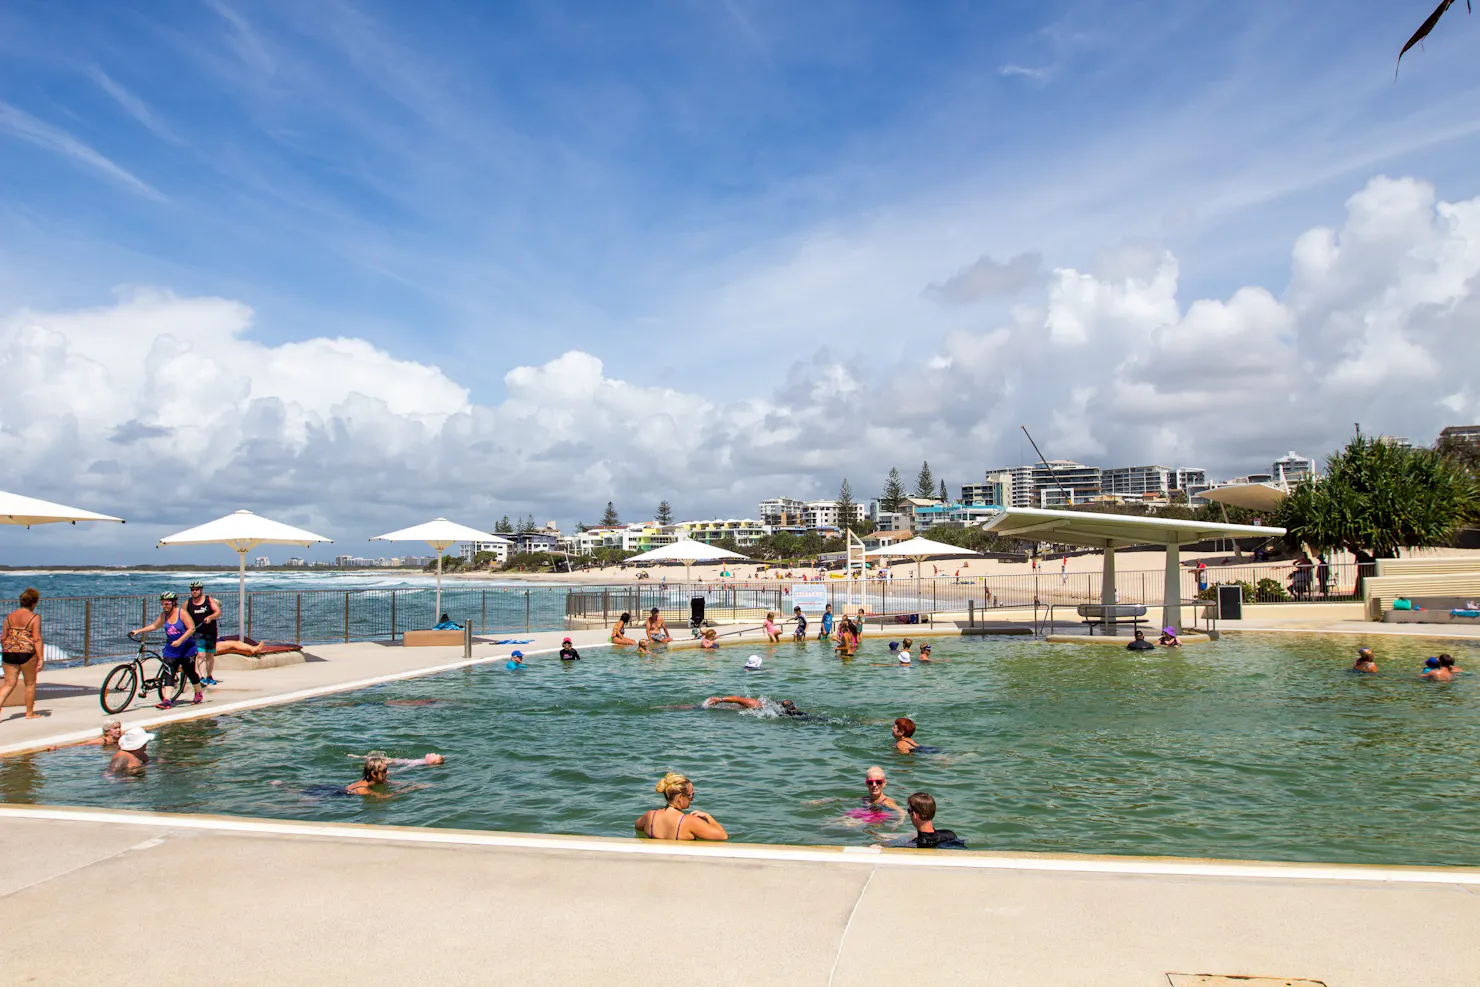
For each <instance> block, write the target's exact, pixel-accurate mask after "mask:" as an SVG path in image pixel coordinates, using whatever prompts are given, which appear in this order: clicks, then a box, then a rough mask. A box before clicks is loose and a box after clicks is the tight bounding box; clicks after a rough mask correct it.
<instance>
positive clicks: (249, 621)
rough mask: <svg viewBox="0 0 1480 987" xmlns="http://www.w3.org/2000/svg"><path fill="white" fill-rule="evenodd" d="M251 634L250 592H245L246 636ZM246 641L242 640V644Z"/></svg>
mask: <svg viewBox="0 0 1480 987" xmlns="http://www.w3.org/2000/svg"><path fill="white" fill-rule="evenodd" d="M251 636H252V594H251V593H248V594H247V637H251ZM246 643H247V642H245V641H243V642H242V644H246Z"/></svg>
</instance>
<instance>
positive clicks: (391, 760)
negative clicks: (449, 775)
mask: <svg viewBox="0 0 1480 987" xmlns="http://www.w3.org/2000/svg"><path fill="white" fill-rule="evenodd" d="M347 756H348V757H352V758H354V759H355V760H357V761H368V760H370V758H372V757H378V758H380V759H381V760H382V761H384V762H385V763H386V767H391V768H434V767H436V766H437V765H439V764H442V763H444V762H445V761H446V760H447V759H446V758H445V757H443V756H442V755H441V754H436V753H432V752H428V753H427V754H425V755H423V756H422V757H386V756H385V752H384V751H371V752H370V753H368V754H349V755H347Z"/></svg>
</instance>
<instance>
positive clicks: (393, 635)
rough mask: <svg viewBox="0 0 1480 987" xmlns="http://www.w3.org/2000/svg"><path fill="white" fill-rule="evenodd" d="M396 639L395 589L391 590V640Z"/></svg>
mask: <svg viewBox="0 0 1480 987" xmlns="http://www.w3.org/2000/svg"><path fill="white" fill-rule="evenodd" d="M395 639H396V591H395V590H391V640H392V641H394V640H395Z"/></svg>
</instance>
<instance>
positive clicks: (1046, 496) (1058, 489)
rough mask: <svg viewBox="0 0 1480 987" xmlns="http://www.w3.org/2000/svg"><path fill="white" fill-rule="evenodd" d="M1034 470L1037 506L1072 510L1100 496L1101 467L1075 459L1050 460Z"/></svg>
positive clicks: (1037, 465)
mask: <svg viewBox="0 0 1480 987" xmlns="http://www.w3.org/2000/svg"><path fill="white" fill-rule="evenodd" d="M1032 469H1033V497H1034V500H1035V503H1034V504H1033V506H1034V507H1072V506H1073V505H1075V504H1084V503H1087V502H1089V501H1090V500H1092V499H1093V498H1095V497H1097V496H1099V493H1100V472H1101V471H1100V468H1099V467H1098V466H1086V465H1084V464H1083V463H1076V462H1075V461H1074V460H1072V459H1049V460H1044V461H1041V462H1038V463H1035V464H1034V465H1033V467H1032Z"/></svg>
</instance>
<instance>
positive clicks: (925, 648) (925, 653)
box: [920, 643, 944, 665]
mask: <svg viewBox="0 0 1480 987" xmlns="http://www.w3.org/2000/svg"><path fill="white" fill-rule="evenodd" d="M920 660H921V661H922V662H924V663H925V664H927V665H928V664H930V645H929V644H928V643H927V644H922V645H920ZM942 660H944V659H942Z"/></svg>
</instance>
